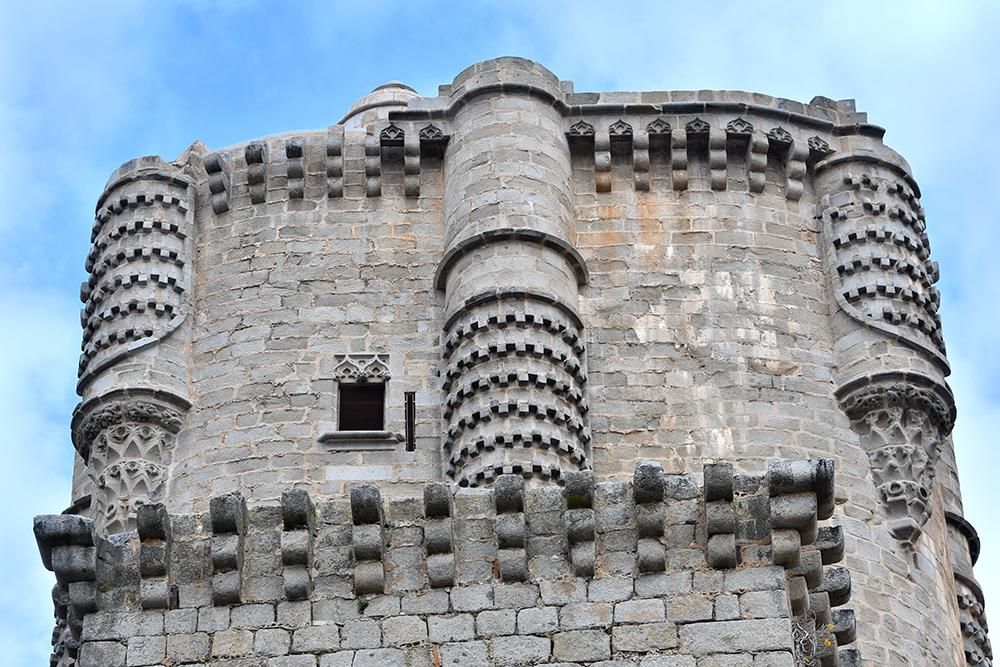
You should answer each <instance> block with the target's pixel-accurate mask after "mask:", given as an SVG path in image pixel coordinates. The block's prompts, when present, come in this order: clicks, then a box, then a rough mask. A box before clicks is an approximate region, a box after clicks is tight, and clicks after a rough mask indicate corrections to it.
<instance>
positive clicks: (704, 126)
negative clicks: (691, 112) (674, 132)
mask: <svg viewBox="0 0 1000 667" xmlns="http://www.w3.org/2000/svg"><path fill="white" fill-rule="evenodd" d="M684 129H685V130H686V131H687V133H688V134H708V123H706V122H705V121H703V120H702V119H701V118H695V119H694V120H693V121H691V122H690V123H688V124H687V125H685V126H684Z"/></svg>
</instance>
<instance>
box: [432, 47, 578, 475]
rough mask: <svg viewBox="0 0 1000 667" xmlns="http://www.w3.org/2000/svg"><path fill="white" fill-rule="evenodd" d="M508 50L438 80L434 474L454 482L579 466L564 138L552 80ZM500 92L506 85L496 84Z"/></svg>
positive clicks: (574, 278)
mask: <svg viewBox="0 0 1000 667" xmlns="http://www.w3.org/2000/svg"><path fill="white" fill-rule="evenodd" d="M546 73H547V72H542V71H541V68H539V66H537V65H535V64H534V63H528V62H527V61H520V60H516V59H500V60H497V61H489V62H487V63H481V64H479V65H476V66H474V67H472V68H470V69H469V70H466V71H465V72H463V73H462V74H460V75H459V76H458V77H457V78H456V79H455V83H454V84H453V85H452V87H451V93H452V96H453V99H455V98H458V99H460V100H461V102H462V106H461V107H460V108H459V110H458V111H457V113H456V114H455V118H454V119H453V121H452V126H453V127H454V135H453V136H452V139H451V141H450V142H449V148H448V151H447V153H446V155H445V174H444V176H445V192H444V220H445V238H446V249H445V254H444V258H443V259H442V261H441V264H440V265H439V267H438V275H437V282H438V286H439V287H441V288H443V289H444V290H445V309H444V310H445V326H444V330H445V338H444V342H445V347H444V362H445V369H444V372H443V376H444V377H443V379H444V388H445V391H447V392H448V396H447V398H446V405H445V408H444V415H445V419H446V421H447V427H446V431H445V434H444V450H445V471H446V474H447V475H448V476H449V477H450V478H451V479H453V480H454V481H456V482H458V483H459V484H461V485H463V486H465V485H472V486H476V485H480V484H483V483H489V482H491V481H492V479H493V478H494V476H496V475H500V474H503V473H511V472H514V473H518V474H523V475H525V476H528V477H537V478H542V479H551V478H559V476H560V475H561V473H562V471H564V470H576V469H581V468H587V467H589V458H588V453H587V450H588V444H589V440H590V432H589V429H588V428H587V426H586V411H587V401H586V382H587V370H586V359H585V354H584V342H583V337H582V328H583V326H582V323H581V321H580V317H579V315H578V314H577V297H578V286H579V285H580V284H581V283H584V282H585V281H586V269H585V267H584V264H583V260H582V258H581V257H580V255H579V253H578V252H577V251H576V250H575V248H574V247H573V239H574V238H575V232H574V224H573V220H574V212H573V204H572V192H571V189H570V183H571V174H570V155H569V146H568V144H567V142H566V138H565V137H564V135H563V132H562V130H561V121H562V118H561V115H560V113H559V112H558V110H557V109H555V108H554V107H553V106H552V104H551V103H550V102H547V101H546V100H545V99H544V98H543V97H542V94H548V95H557V94H559V88H558V80H554V79H555V77H552V76H551V74H549V76H545V74H546ZM507 91H510V92H507Z"/></svg>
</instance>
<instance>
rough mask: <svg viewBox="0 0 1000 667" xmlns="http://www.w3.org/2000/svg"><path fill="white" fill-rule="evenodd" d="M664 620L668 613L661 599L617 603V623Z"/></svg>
mask: <svg viewBox="0 0 1000 667" xmlns="http://www.w3.org/2000/svg"><path fill="white" fill-rule="evenodd" d="M709 608H711V605H709ZM664 620H666V614H665V612H664V608H663V601H661V600H629V601H628V602H619V603H618V604H616V605H615V623H616V624H617V623H656V622H658V621H664ZM671 620H672V619H671Z"/></svg>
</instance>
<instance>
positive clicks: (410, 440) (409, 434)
mask: <svg viewBox="0 0 1000 667" xmlns="http://www.w3.org/2000/svg"><path fill="white" fill-rule="evenodd" d="M416 396H417V395H416V393H414V392H412V391H408V392H406V393H405V394H403V398H404V401H405V408H406V410H405V412H406V451H408V452H412V451H413V450H415V449H416V448H417V441H416V434H415V433H414V432H413V430H414V428H415V423H416V420H417V405H416V403H417V401H416Z"/></svg>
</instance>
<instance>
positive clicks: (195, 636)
mask: <svg viewBox="0 0 1000 667" xmlns="http://www.w3.org/2000/svg"><path fill="white" fill-rule="evenodd" d="M211 649H212V641H211V636H210V635H209V634H208V633H207V632H193V633H189V634H176V635H167V655H166V659H167V660H168V661H173V662H199V661H202V660H208V656H209V654H210V652H211Z"/></svg>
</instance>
